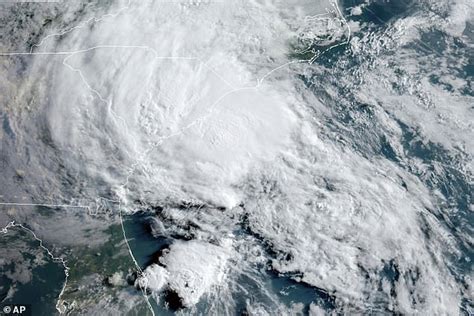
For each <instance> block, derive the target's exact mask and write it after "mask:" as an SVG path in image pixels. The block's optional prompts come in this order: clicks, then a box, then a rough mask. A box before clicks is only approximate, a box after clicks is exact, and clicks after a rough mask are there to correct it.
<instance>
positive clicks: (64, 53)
mask: <svg viewBox="0 0 474 316" xmlns="http://www.w3.org/2000/svg"><path fill="white" fill-rule="evenodd" d="M337 1H338V0H332V1H331V5H332V6H333V7H334V9H335V10H336V12H337V14H338V15H339V18H340V19H341V21H342V23H343V24H344V25H345V26H346V28H347V40H346V41H345V42H342V43H339V44H336V45H333V46H330V47H329V48H327V49H326V50H324V51H314V50H312V53H314V56H313V57H312V58H310V59H304V60H296V61H290V62H288V63H285V64H282V65H280V66H278V67H276V68H274V69H272V70H270V71H269V72H267V73H266V74H265V75H263V76H262V77H261V78H260V79H257V80H256V85H255V86H250V87H240V88H235V87H234V86H233V85H232V84H230V83H229V82H228V81H227V80H225V79H224V78H223V77H222V76H221V75H220V74H219V73H217V72H216V71H215V70H214V69H212V67H210V66H209V65H207V63H206V62H204V61H203V60H202V59H200V58H197V57H186V56H185V57H179V56H159V54H158V52H157V51H156V50H155V49H153V48H151V47H149V46H141V45H98V46H94V47H89V48H85V49H80V50H75V51H59V52H33V49H34V47H40V46H41V45H42V44H43V43H44V42H45V41H46V40H47V39H48V38H51V37H54V36H62V35H65V34H67V33H70V32H72V31H74V30H76V29H80V28H82V27H84V26H86V25H87V24H89V23H90V22H92V21H93V22H99V21H102V20H103V19H104V18H106V17H116V16H117V15H119V14H120V13H122V11H124V10H126V9H129V8H130V3H131V0H129V1H128V4H127V5H126V6H125V7H123V8H121V9H120V10H119V11H118V12H117V13H115V14H105V15H103V16H102V17H100V18H98V19H97V18H91V19H89V20H87V21H85V22H83V23H81V24H80V25H78V26H76V27H73V28H71V29H68V30H65V31H62V32H59V33H55V34H49V35H47V36H46V37H44V38H43V39H42V40H41V41H40V42H39V43H38V44H35V45H33V46H32V47H31V49H30V52H4V53H0V56H22V55H29V56H41V55H62V56H66V57H65V58H64V59H63V65H64V66H66V67H68V68H69V69H70V70H71V71H73V72H77V73H79V75H80V77H81V80H82V81H83V83H84V84H85V86H86V87H87V89H88V90H89V91H91V92H92V93H93V94H94V95H96V96H97V97H98V98H99V100H101V101H102V102H104V103H105V104H107V105H109V102H108V101H107V100H106V99H104V98H103V97H102V96H101V95H100V93H99V92H98V91H97V90H95V89H93V88H92V87H91V86H90V85H89V83H88V82H87V80H86V79H85V77H84V75H83V74H82V72H81V70H80V69H76V68H74V67H72V66H71V65H70V64H68V63H67V62H66V61H67V59H69V58H70V57H72V56H73V55H75V54H80V53H86V52H90V51H92V50H95V49H104V48H133V49H145V50H150V51H151V52H152V53H153V54H154V55H155V59H170V60H196V61H198V62H199V63H200V64H202V65H204V67H206V68H207V69H209V70H210V71H211V72H212V73H214V74H215V75H216V76H217V77H218V78H219V79H220V80H222V81H223V82H224V83H225V84H226V85H227V86H229V87H230V88H231V89H232V90H230V91H228V92H226V93H224V94H223V95H222V96H221V97H219V98H218V99H217V100H216V101H215V102H214V103H213V104H212V105H211V106H210V108H209V109H208V114H207V115H205V116H203V117H200V118H198V119H196V120H195V121H193V122H191V123H190V124H188V125H187V126H185V127H184V128H182V129H181V130H180V131H179V132H176V133H174V134H170V135H167V136H161V137H160V138H159V140H158V141H157V142H156V144H154V145H153V146H151V147H150V148H149V149H148V150H147V151H145V152H144V153H143V154H144V156H146V155H147V154H148V152H149V151H150V150H152V149H153V148H155V147H157V146H159V145H161V144H162V142H163V140H165V139H169V138H171V137H174V136H178V135H181V134H182V133H183V132H184V130H186V129H188V128H190V127H192V126H194V125H195V124H196V123H199V122H202V121H203V120H204V119H206V118H208V117H209V116H210V115H211V114H212V111H213V109H214V107H215V106H216V105H217V104H218V103H219V102H220V101H221V100H222V99H223V98H224V97H226V96H227V95H229V94H231V93H234V92H238V91H241V90H247V89H258V88H259V87H260V86H261V84H262V83H263V81H264V80H265V79H266V78H268V77H269V76H270V75H271V74H272V73H274V72H276V71H278V70H280V69H282V68H285V67H288V66H290V65H292V64H297V63H309V64H312V63H314V62H315V60H316V59H317V58H318V57H319V56H321V55H322V54H324V53H326V52H328V51H330V50H332V49H333V48H335V47H339V46H342V45H346V44H348V43H349V42H350V40H351V29H350V26H349V24H348V23H347V21H346V19H345V18H344V15H343V14H342V12H341V10H340V9H339V6H338V3H337ZM327 14H329V12H328V13H326V14H321V15H318V16H308V17H306V18H307V19H309V20H316V19H318V18H319V16H325V15H327ZM109 110H110V111H111V113H112V115H113V116H114V117H115V118H116V119H119V120H121V121H122V123H124V127H125V128H128V126H127V125H126V123H125V120H124V119H123V118H122V117H120V116H119V115H117V114H116V113H115V112H114V111H113V110H112V109H111V107H110V106H109ZM143 158H144V157H140V158H139V159H137V160H136V162H135V163H134V164H133V165H132V167H131V169H130V171H129V173H128V175H127V177H126V181H125V183H124V184H123V185H121V186H119V188H121V189H125V187H126V186H127V185H128V182H129V178H130V177H131V176H132V174H133V173H134V172H135V171H136V167H137V166H138V165H139V164H140V160H141V159H143ZM99 199H102V198H99ZM104 199H105V198H104ZM105 200H107V199H105ZM96 201H97V200H96ZM109 201H112V202H118V204H119V218H120V224H121V228H122V233H123V237H124V241H125V244H126V245H127V249H128V252H129V254H130V257H131V259H132V261H133V262H134V264H135V268H136V269H137V271H138V272H139V276H142V275H143V270H142V269H141V267H140V265H139V264H138V262H137V260H136V258H135V256H134V255H133V251H132V249H131V247H130V244H129V242H128V238H127V236H126V232H125V227H124V223H123V216H122V206H121V202H120V201H113V200H109ZM0 205H5V206H42V207H51V208H85V209H88V210H89V212H90V210H91V208H90V206H80V205H67V204H47V203H39V204H35V203H15V202H0ZM10 227H20V228H22V229H24V230H26V231H28V232H30V233H31V234H33V236H34V237H35V239H36V240H38V241H39V242H40V246H41V248H43V249H44V250H46V251H47V252H48V255H50V257H51V258H52V259H53V260H55V261H56V260H60V262H61V263H62V265H63V267H64V273H65V275H66V278H65V282H64V286H63V289H62V291H61V293H60V295H59V297H58V300H57V303H56V309H57V310H58V312H59V313H60V314H62V313H64V312H67V311H62V310H61V308H62V307H63V305H61V303H62V299H61V297H62V295H63V294H64V291H65V289H66V286H67V280H68V276H69V267H68V266H67V264H66V263H67V261H66V260H64V259H62V258H59V257H54V255H53V254H52V253H51V252H50V251H49V249H48V248H46V247H45V246H43V241H42V240H41V239H39V238H38V237H37V236H36V234H35V233H34V232H33V231H32V230H30V229H29V228H26V227H25V226H23V225H22V224H15V222H14V221H12V222H10V223H9V224H8V225H7V226H6V227H5V228H3V229H2V230H1V232H3V233H5V234H6V233H7V232H8V228H10ZM147 282H148V279H146V278H145V284H147ZM146 289H147V286H146V285H145V287H144V288H143V289H142V291H143V296H144V298H145V300H146V302H147V305H148V307H149V309H150V311H151V313H152V315H153V316H155V312H154V310H153V307H152V305H151V303H150V300H149V297H148V296H147V295H146ZM73 303H74V302H73ZM73 303H72V304H71V306H73Z"/></svg>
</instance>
